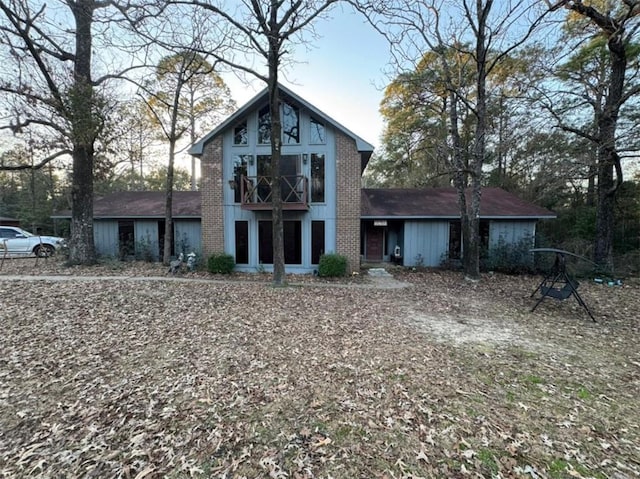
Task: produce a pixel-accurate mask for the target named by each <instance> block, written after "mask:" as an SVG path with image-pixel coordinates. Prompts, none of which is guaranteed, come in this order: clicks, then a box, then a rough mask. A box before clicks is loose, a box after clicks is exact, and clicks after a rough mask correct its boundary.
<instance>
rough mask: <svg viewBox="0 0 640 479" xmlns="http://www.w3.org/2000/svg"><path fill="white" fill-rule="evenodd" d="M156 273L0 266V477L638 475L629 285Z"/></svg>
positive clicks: (639, 421)
mask: <svg viewBox="0 0 640 479" xmlns="http://www.w3.org/2000/svg"><path fill="white" fill-rule="evenodd" d="M32 274H36V275H46V276H43V278H44V279H41V280H37V281H33V280H32V279H29V278H26V277H25V278H17V277H16V276H15V275H32ZM54 274H60V275H63V276H64V277H66V278H67V279H66V280H65V281H57V280H55V279H54V278H52V277H51V275H54ZM114 275H115V276H117V277H114V278H104V277H107V276H114ZM163 275H164V271H163V269H162V268H161V267H159V266H153V265H144V264H134V265H120V266H117V267H116V266H115V263H114V264H112V265H100V266H96V267H94V268H72V269H69V268H65V267H64V266H62V265H60V264H56V263H55V262H54V261H52V260H50V261H49V262H48V263H45V262H42V263H40V264H39V265H37V266H36V267H32V266H31V265H29V264H28V263H27V260H24V262H23V263H20V262H18V261H15V262H13V263H11V262H7V263H5V268H4V269H3V270H2V271H1V272H0V305H1V307H0V325H1V327H2V330H1V334H0V477H47V478H48V477H55V478H58V477H60V478H62V477H65V478H66V477H87V478H91V477H100V478H102V477H106V478H111V477H118V478H132V479H142V478H156V477H169V478H190V477H197V478H205V477H215V478H253V477H265V478H268V477H271V478H401V477H403V478H420V477H425V478H435V477H502V478H507V477H521V478H571V477H577V478H580V477H583V478H587V477H595V478H613V479H624V478H635V477H638V476H640V400H639V399H638V395H639V393H640V351H639V349H638V339H639V334H638V333H639V326H640V318H639V317H640V313H639V312H638V309H639V306H640V284H638V283H637V282H634V281H632V280H629V281H625V284H624V285H623V286H616V287H607V286H602V285H596V284H590V283H588V282H586V281H585V282H584V283H583V286H582V287H581V288H580V292H581V293H582V295H583V297H584V299H585V301H587V303H588V304H589V306H590V307H591V309H592V310H593V312H594V316H595V317H596V319H598V323H597V324H596V323H593V322H591V320H590V318H589V317H588V316H587V315H586V313H585V312H584V311H583V310H582V309H581V308H580V307H579V306H578V305H577V304H576V303H575V302H572V300H571V301H565V302H556V301H551V300H545V302H543V304H541V305H540V307H539V308H538V309H537V310H536V311H535V313H530V312H529V309H530V308H531V306H532V305H533V300H532V299H530V298H529V295H530V294H531V292H532V290H533V289H534V288H535V286H536V284H537V282H538V281H539V278H536V277H509V276H502V275H487V276H485V277H483V280H482V281H481V282H479V283H470V282H465V281H464V280H463V279H462V277H461V276H460V275H459V274H458V273H452V272H438V271H424V272H412V271H402V270H395V271H394V276H395V277H396V279H398V280H400V281H403V282H407V283H409V284H410V286H409V287H406V288H402V289H393V290H390V289H380V288H378V287H376V286H377V285H376V283H375V282H373V281H372V280H369V279H368V278H367V277H365V275H360V277H359V278H357V279H350V280H348V281H347V280H345V281H334V282H326V281H320V280H317V279H316V280H314V279H313V278H305V279H304V280H303V281H299V283H300V284H298V285H295V286H290V287H286V288H273V287H271V286H270V284H269V280H268V276H265V275H254V276H253V277H252V278H250V279H251V281H247V280H246V279H247V278H246V277H245V276H240V275H235V276H232V277H231V278H229V279H228V280H227V279H225V278H220V277H209V276H208V275H207V274H206V273H195V274H183V275H181V276H180V279H181V281H173V280H171V279H167V277H166V276H163ZM103 276H104V277H103ZM142 276H153V277H158V276H159V278H156V279H152V280H144V279H140V277H142ZM136 278H137V279H136ZM134 279H136V280H134ZM185 279H186V280H188V281H185Z"/></svg>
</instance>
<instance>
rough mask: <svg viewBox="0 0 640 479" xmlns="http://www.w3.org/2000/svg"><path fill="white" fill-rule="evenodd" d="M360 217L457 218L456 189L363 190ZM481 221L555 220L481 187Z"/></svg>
mask: <svg viewBox="0 0 640 479" xmlns="http://www.w3.org/2000/svg"><path fill="white" fill-rule="evenodd" d="M361 197H362V205H361V212H362V213H361V215H362V217H363V218H366V217H369V218H411V217H414V218H416V217H417V218H442V217H444V218H456V217H457V218H459V217H460V209H459V207H458V192H457V190H456V189H455V188H420V189H418V188H413V189H412V188H379V189H367V188H363V189H362V193H361ZM480 216H482V217H483V218H505V217H506V218H514V219H515V218H555V217H556V215H555V214H554V213H553V212H551V211H549V210H547V209H546V208H542V207H540V206H537V205H534V204H532V203H529V202H527V201H524V200H522V199H520V198H518V197H517V196H516V195H514V194H512V193H508V192H506V191H504V190H502V189H500V188H483V189H482V200H481V203H480Z"/></svg>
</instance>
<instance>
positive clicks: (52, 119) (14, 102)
mask: <svg viewBox="0 0 640 479" xmlns="http://www.w3.org/2000/svg"><path fill="white" fill-rule="evenodd" d="M122 10H123V8H122V7H116V5H115V4H114V3H113V2H104V1H99V0H65V1H62V0H58V1H57V2H44V1H39V0H7V1H3V2H0V45H2V47H3V48H2V53H1V55H2V61H3V66H4V68H3V73H2V74H0V93H1V94H2V102H3V104H4V105H5V110H6V111H7V112H8V114H7V115H6V117H5V120H6V121H5V123H4V124H2V125H0V128H1V129H5V130H10V131H11V132H13V133H14V134H15V135H20V134H21V133H23V132H25V131H27V130H31V131H33V132H34V133H35V134H38V135H42V136H47V135H48V136H49V137H50V139H51V145H52V146H56V147H57V148H56V149H55V150H54V151H52V152H51V153H50V154H49V155H48V156H46V157H43V158H41V159H40V161H38V162H36V163H35V164H33V165H30V164H14V165H8V166H5V167H3V169H27V168H40V167H42V166H44V165H45V164H47V163H49V162H50V161H52V160H54V159H56V158H61V157H65V156H71V158H72V163H73V170H72V171H73V173H72V187H71V203H72V208H71V209H72V218H71V238H70V243H69V260H70V262H72V263H84V264H88V263H92V262H94V261H95V248H94V243H93V169H94V157H95V154H96V148H97V146H98V142H99V138H100V136H101V134H102V131H103V128H104V124H105V118H106V116H107V115H108V113H109V112H108V109H109V107H110V104H111V102H110V101H109V100H108V95H107V90H106V89H105V87H106V84H107V82H108V81H109V80H110V79H113V78H114V77H116V76H118V75H116V74H114V72H113V71H110V72H103V75H102V76H99V77H97V78H96V77H95V76H94V75H95V73H96V72H95V69H96V68H95V62H94V52H95V51H96V50H97V49H98V50H100V48H99V47H100V46H102V47H105V48H104V49H105V50H107V48H106V45H107V44H108V43H109V42H110V41H111V40H113V39H114V38H116V37H117V36H115V35H114V36H110V35H109V32H111V33H113V29H117V28H118V21H117V19H118V18H121V17H120V13H121V12H122ZM139 18H142V17H141V16H139ZM96 22H99V23H100V24H101V26H102V33H101V35H100V36H99V37H98V39H99V40H100V41H101V42H103V43H102V45H98V44H97V43H96V41H95V40H96V35H95V34H94V25H95V24H96ZM111 58H112V57H111ZM126 69H127V67H126V66H125V67H123V68H121V69H120V72H122V71H124V70H126Z"/></svg>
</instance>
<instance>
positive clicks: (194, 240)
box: [174, 220, 202, 254]
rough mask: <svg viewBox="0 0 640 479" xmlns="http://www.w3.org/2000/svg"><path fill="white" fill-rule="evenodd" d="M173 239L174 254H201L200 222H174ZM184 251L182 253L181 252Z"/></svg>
mask: <svg viewBox="0 0 640 479" xmlns="http://www.w3.org/2000/svg"><path fill="white" fill-rule="evenodd" d="M174 238H175V251H176V254H180V253H181V252H183V253H185V254H189V253H191V252H192V251H194V252H196V253H201V252H202V228H201V225H200V220H175V221H174ZM183 250H184V251H183Z"/></svg>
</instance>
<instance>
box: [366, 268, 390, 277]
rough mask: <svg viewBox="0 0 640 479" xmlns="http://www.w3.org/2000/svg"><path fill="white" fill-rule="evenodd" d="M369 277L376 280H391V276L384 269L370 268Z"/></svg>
mask: <svg viewBox="0 0 640 479" xmlns="http://www.w3.org/2000/svg"><path fill="white" fill-rule="evenodd" d="M369 276H375V277H378V278H383V277H384V278H392V277H393V276H392V275H391V274H389V273H388V272H387V270H386V269H384V268H370V269H369Z"/></svg>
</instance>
